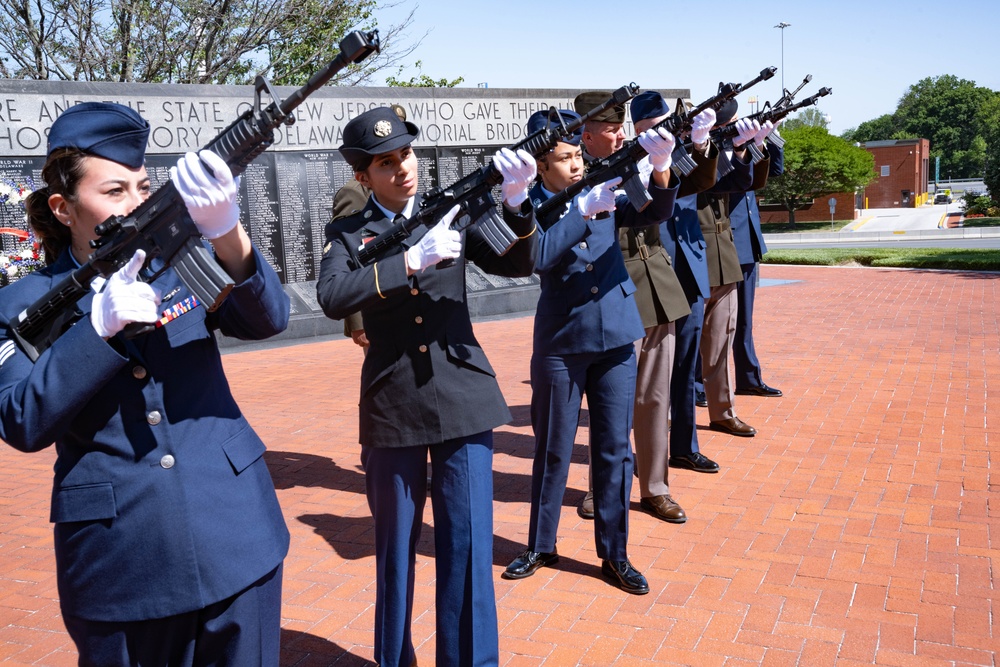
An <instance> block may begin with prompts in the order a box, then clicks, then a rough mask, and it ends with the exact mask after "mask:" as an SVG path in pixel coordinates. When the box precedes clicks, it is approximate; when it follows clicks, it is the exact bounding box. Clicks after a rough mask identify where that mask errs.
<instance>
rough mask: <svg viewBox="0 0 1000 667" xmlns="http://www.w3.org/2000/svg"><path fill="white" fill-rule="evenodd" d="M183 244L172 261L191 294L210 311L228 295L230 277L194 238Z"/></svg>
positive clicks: (231, 287)
mask: <svg viewBox="0 0 1000 667" xmlns="http://www.w3.org/2000/svg"><path fill="white" fill-rule="evenodd" d="M184 246H185V247H184V249H183V250H182V251H181V252H179V253H178V254H177V258H175V260H174V261H173V263H172V265H173V267H174V270H175V271H177V275H178V276H179V277H180V279H181V281H182V282H183V283H184V284H185V285H186V286H187V288H188V289H189V290H191V293H192V294H194V295H195V296H196V297H197V298H198V300H199V301H201V303H202V304H203V305H204V306H205V308H206V309H207V310H208V311H209V312H212V311H213V310H215V309H216V308H218V307H219V306H221V305H222V302H223V301H225V299H226V297H227V296H229V292H231V291H232V289H233V286H234V284H233V279H232V278H230V277H229V274H228V273H226V271H225V269H223V268H222V267H221V266H220V265H219V263H218V262H216V261H215V258H214V257H212V254H211V253H210V252H209V251H208V249H207V248H206V247H205V246H203V245H202V244H201V242H200V241H199V240H198V239H197V238H196V237H193V236H192V237H189V238H188V240H187V242H186V243H185V244H184Z"/></svg>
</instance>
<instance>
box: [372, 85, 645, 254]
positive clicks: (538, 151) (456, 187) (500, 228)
mask: <svg viewBox="0 0 1000 667" xmlns="http://www.w3.org/2000/svg"><path fill="white" fill-rule="evenodd" d="M638 93H639V87H638V86H636V85H635V84H634V83H632V84H629V85H627V86H622V87H621V88H619V89H618V90H616V91H614V92H613V93H612V94H611V97H609V98H608V99H607V100H606V101H604V102H603V103H602V104H601V105H600V106H598V107H595V108H594V109H591V110H590V111H588V112H587V113H586V114H585V115H584V116H583V117H582V118H580V119H579V120H577V121H574V122H572V123H570V124H568V125H567V124H566V123H565V122H564V121H563V119H562V115H561V114H559V112H558V110H557V109H556V108H555V107H550V108H549V120H550V121H551V122H557V123H558V124H559V127H548V128H543V129H541V130H538V131H537V132H535V133H534V134H532V135H530V136H528V137H526V138H525V139H524V140H522V141H521V142H520V143H517V144H515V145H513V146H511V147H510V149H511V150H512V151H514V152H517V151H518V150H520V149H524V150H525V151H527V152H528V153H530V154H531V155H532V156H533V157H534V158H535V159H538V158H540V157H542V156H543V155H545V154H547V153H548V152H549V151H550V150H552V149H553V148H554V147H555V145H556V143H558V142H559V141H561V140H562V139H565V138H567V137H569V136H570V135H572V134H573V133H574V132H576V130H578V129H579V128H581V127H583V125H584V123H586V122H587V121H588V120H590V119H591V118H593V117H594V116H596V115H597V114H599V113H601V112H603V111H605V110H607V109H608V108H610V107H612V106H615V105H620V104H624V103H625V102H627V101H629V100H630V99H632V98H633V97H635V96H636V95H637V94H638ZM502 182H503V176H502V175H501V174H500V171H499V170H498V169H497V168H496V167H495V166H493V163H492V162H490V163H489V164H487V165H484V166H482V167H480V168H479V169H477V170H476V171H474V172H472V173H471V174H469V175H467V176H465V177H464V178H461V179H459V180H458V182H456V183H454V184H452V185H451V186H450V187H447V188H432V189H431V190H428V191H427V193H426V194H425V195H424V196H423V199H422V200H421V202H420V210H419V211H417V212H416V213H415V214H414V215H413V217H411V218H409V219H406V220H400V221H399V222H397V223H396V224H394V225H393V226H392V228H391V229H389V230H387V231H385V232H382V233H381V234H379V235H378V236H376V237H375V238H373V239H372V240H370V241H368V242H367V243H365V244H364V245H362V246H360V247H359V248H358V249H357V257H358V261H359V262H360V263H361V265H362V266H367V265H368V264H371V263H372V262H373V261H375V260H376V259H378V258H379V257H381V256H383V255H384V254H385V253H386V252H388V251H389V250H390V249H392V248H394V247H396V246H398V245H399V244H400V243H402V242H403V240H404V239H406V238H407V237H409V236H410V234H412V233H413V230H415V229H416V228H417V227H419V226H420V225H426V226H428V227H430V226H432V225H434V224H435V223H436V222H437V221H438V220H440V219H441V217H442V216H443V215H444V214H445V213H446V212H448V211H449V210H450V209H451V208H452V207H453V206H455V205H459V206H461V207H462V211H461V214H460V215H461V216H463V217H461V218H459V217H458V216H456V222H453V223H452V227H451V228H452V229H456V230H458V231H462V230H464V229H469V228H471V227H478V228H479V230H480V232H481V233H482V235H483V238H485V239H486V241H487V243H489V245H490V248H491V249H492V250H493V252H495V253H496V254H497V255H503V254H504V253H506V252H507V251H508V250H510V248H511V246H513V245H514V243H516V242H517V234H515V233H514V232H513V231H512V230H511V229H510V227H508V226H507V223H505V222H504V221H503V218H502V217H501V216H500V214H499V213H498V212H497V205H496V203H495V202H494V201H493V196H492V190H493V187H494V186H496V185H499V184H500V183H502ZM463 221H464V223H463ZM442 264H444V262H441V263H439V264H438V266H441V265H442Z"/></svg>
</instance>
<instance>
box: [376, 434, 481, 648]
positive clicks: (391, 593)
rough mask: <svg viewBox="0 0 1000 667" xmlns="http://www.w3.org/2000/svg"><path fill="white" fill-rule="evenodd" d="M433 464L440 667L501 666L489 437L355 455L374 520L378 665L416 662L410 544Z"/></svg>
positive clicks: (414, 542)
mask: <svg viewBox="0 0 1000 667" xmlns="http://www.w3.org/2000/svg"><path fill="white" fill-rule="evenodd" d="M428 451H429V452H430V458H431V509H432V510H433V512H434V548H435V557H434V565H435V572H436V578H437V587H436V588H437V595H436V606H437V633H436V637H437V663H436V664H438V665H441V666H449V667H450V666H455V667H457V666H459V665H461V666H462V667H478V666H480V665H483V666H485V665H496V664H497V663H498V661H499V639H498V635H497V612H496V599H495V596H494V593H493V431H485V432H483V433H477V434H475V435H471V436H467V437H464V438H456V439H454V440H448V441H447V442H444V443H441V444H436V445H432V446H427V445H421V446H416V447H391V448H374V447H363V448H362V462H363V465H364V469H365V488H366V492H367V495H368V506H369V508H371V512H372V517H373V519H374V520H375V567H376V576H377V581H376V597H375V661H376V662H377V663H378V664H380V665H383V667H409V665H411V664H412V663H413V659H414V649H413V639H412V636H411V633H410V621H411V617H412V612H413V575H414V564H415V560H416V550H417V541H418V540H419V538H420V529H421V526H422V525H423V514H424V501H425V500H426V497H427V455H428Z"/></svg>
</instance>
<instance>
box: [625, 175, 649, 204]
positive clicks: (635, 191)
mask: <svg viewBox="0 0 1000 667" xmlns="http://www.w3.org/2000/svg"><path fill="white" fill-rule="evenodd" d="M622 188H623V189H624V190H625V195H626V196H627V197H628V201H629V203H630V204H632V208H634V209H635V210H636V211H637V212H638V213H642V212H643V211H645V210H646V207H647V206H649V205H650V204H651V203H652V202H653V198H652V197H651V196H650V194H649V190H648V189H647V188H646V186H645V185H643V184H642V178H640V177H639V174H633V175H632V176H630V177H629V178H628V179H626V181H625V182H624V183H623V184H622Z"/></svg>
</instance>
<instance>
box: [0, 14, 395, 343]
mask: <svg viewBox="0 0 1000 667" xmlns="http://www.w3.org/2000/svg"><path fill="white" fill-rule="evenodd" d="M378 50H379V40H378V31H377V30H375V31H372V32H367V33H365V32H360V31H355V32H352V33H350V34H349V35H347V36H346V37H344V39H343V40H341V42H340V53H339V54H338V55H337V57H336V58H335V59H334V60H332V61H331V62H330V63H329V64H328V65H327V66H326V67H324V68H323V69H322V70H320V71H319V72H317V73H315V74H314V75H313V76H312V77H311V78H310V79H309V81H308V82H306V85H304V86H303V87H302V88H300V89H298V90H297V91H295V92H294V93H292V94H291V95H290V96H289V97H288V98H287V99H285V100H284V101H283V102H282V101H279V98H278V96H277V94H276V93H275V91H274V89H273V88H272V87H271V83H270V82H269V81H268V80H267V79H265V78H264V77H263V76H258V77H257V79H256V81H255V82H254V87H255V90H254V104H253V107H252V108H250V109H247V110H246V111H244V112H243V113H242V114H241V115H240V116H239V117H238V118H237V119H236V120H235V121H234V122H233V123H232V124H231V125H230V126H229V127H227V128H226V129H224V130H223V131H222V132H221V133H220V134H219V135H218V136H217V137H215V138H214V139H213V140H212V141H211V142H210V143H209V144H208V145H207V146H206V149H207V150H210V151H212V152H214V153H216V154H218V155H219V156H220V157H221V158H223V159H224V160H225V161H226V164H228V165H229V168H230V169H231V170H232V172H233V176H238V175H239V174H242V173H243V172H244V171H245V170H246V167H247V165H249V164H250V163H251V162H252V161H253V160H254V159H255V158H256V157H257V156H259V155H260V154H261V153H263V152H264V151H265V150H267V148H268V146H270V145H271V144H273V143H274V130H275V129H276V128H277V127H278V126H280V125H282V124H285V125H291V124H292V123H294V122H295V116H294V115H293V114H292V112H293V111H294V109H295V108H296V107H297V106H299V105H300V104H301V103H302V102H303V101H304V100H305V99H306V97H308V96H309V95H311V94H312V93H314V92H315V91H316V90H318V89H319V88H321V87H322V86H323V85H324V84H325V83H326V82H327V81H329V80H330V79H331V78H332V77H333V75H335V74H336V73H337V72H339V71H340V70H342V69H344V68H345V67H347V66H348V65H350V64H351V63H357V62H360V61H362V60H364V59H365V58H366V57H368V56H369V55H371V54H372V53H374V52H376V51H378ZM262 92H266V93H267V95H268V96H269V97H270V98H271V103H270V104H269V105H268V106H267V107H266V108H261V93H262ZM95 231H96V232H97V234H98V235H99V236H98V238H97V239H95V240H93V241H91V242H90V245H91V247H92V248H94V252H93V253H92V254H91V255H90V258H89V259H88V260H87V263H86V264H84V265H83V266H81V267H80V268H79V269H77V270H76V271H74V272H73V273H71V274H70V275H68V276H66V278H64V279H63V280H62V281H61V282H60V283H59V284H57V285H56V286H55V287H53V288H52V289H51V290H49V292H48V293H46V294H45V295H44V296H42V297H41V298H40V299H38V301H36V302H35V303H33V304H32V305H30V306H28V307H27V308H26V309H25V310H23V311H22V312H21V313H20V314H19V315H18V316H17V319H16V321H15V323H14V325H13V326H12V334H13V337H14V339H15V340H16V341H17V342H18V344H19V345H20V346H21V348H22V349H23V350H24V351H25V353H26V354H27V355H28V357H30V358H31V360H32V361H36V360H37V359H38V357H39V356H40V355H41V354H42V352H44V351H45V350H47V349H48V348H49V347H51V346H52V344H53V343H54V342H55V341H56V340H57V339H58V338H59V336H61V335H62V334H63V333H64V332H65V331H66V330H67V329H68V328H69V327H70V326H72V325H73V324H74V323H75V322H76V321H77V320H79V319H80V318H81V317H82V316H83V314H82V313H81V312H80V311H79V310H78V309H77V308H76V303H77V301H79V300H80V299H81V298H83V297H84V296H85V295H86V294H88V293H89V292H90V284H91V282H93V280H94V279H95V278H96V277H97V276H103V277H105V278H107V277H109V276H111V275H112V274H113V273H114V272H115V271H117V270H118V269H120V268H121V267H122V266H124V265H125V264H126V263H127V262H128V260H129V259H130V258H131V257H132V255H134V254H135V251H136V250H137V249H139V248H142V249H143V250H145V251H146V262H147V266H148V262H149V260H151V259H152V258H153V257H157V256H159V257H162V258H163V260H164V262H165V265H164V268H163V269H162V270H160V271H159V272H157V273H156V274H155V275H153V276H150V277H148V278H147V277H145V276H144V278H145V279H146V280H147V281H152V280H155V279H156V277H157V276H159V275H160V274H161V273H163V271H166V269H167V268H168V267H170V266H173V267H174V270H176V271H177V275H178V276H179V277H180V279H181V280H182V281H183V282H184V284H185V285H186V286H187V288H188V289H189V290H191V293H192V294H194V296H195V297H197V299H198V301H200V302H201V303H202V304H203V305H204V306H205V307H206V308H207V309H208V310H209V311H213V310H215V309H216V308H218V307H219V306H220V305H221V304H222V302H223V301H224V300H225V298H226V296H227V295H228V294H229V292H230V291H231V290H232V289H233V279H232V278H230V277H229V275H228V274H227V273H226V271H225V270H224V269H223V268H222V267H221V266H220V265H219V263H218V262H216V261H215V260H214V259H213V257H212V255H211V253H210V252H209V251H208V249H207V248H205V246H204V245H203V244H202V242H201V234H200V233H199V232H198V228H197V227H196V226H195V225H194V222H192V221H191V219H190V217H189V216H188V215H187V208H186V207H185V205H184V200H183V199H181V196H180V194H178V192H177V189H176V188H175V187H174V184H173V182H171V181H167V182H166V183H165V184H164V185H163V186H161V187H160V188H158V189H157V190H156V192H154V193H153V194H151V195H150V196H149V198H148V199H147V200H146V201H144V202H143V203H142V204H140V205H139V206H137V207H136V209H135V210H134V211H132V212H131V213H129V214H128V215H126V216H112V217H110V218H108V219H107V220H105V221H104V222H103V223H101V224H99V225H98V226H97V227H96V229H95ZM148 330H151V327H149V326H148V325H140V324H136V325H129V326H128V327H126V335H135V334H137V333H143V332H145V331H148Z"/></svg>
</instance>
